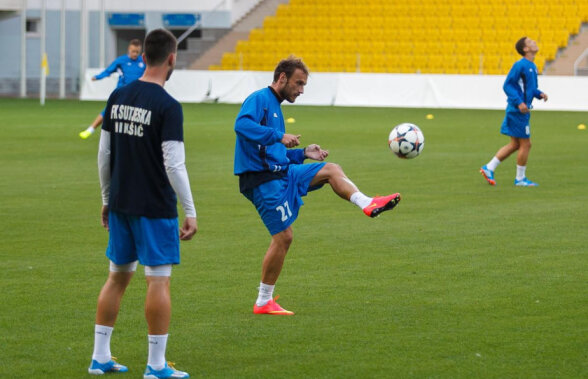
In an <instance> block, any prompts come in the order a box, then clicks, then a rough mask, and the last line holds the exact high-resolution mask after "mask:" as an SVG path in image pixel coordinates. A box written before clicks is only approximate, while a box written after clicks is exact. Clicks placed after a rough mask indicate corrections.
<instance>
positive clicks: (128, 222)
mask: <svg viewBox="0 0 588 379" xmlns="http://www.w3.org/2000/svg"><path fill="white" fill-rule="evenodd" d="M108 227H109V229H110V233H109V234H110V238H109V240H108V247H107V248H106V256H107V257H108V259H110V260H111V261H112V262H114V263H115V264H117V265H124V264H127V263H130V262H133V261H136V260H139V263H141V264H142V265H144V266H159V265H167V264H178V263H180V235H179V224H178V219H177V218H147V217H139V216H129V215H125V214H122V213H118V212H114V211H110V213H109V214H108Z"/></svg>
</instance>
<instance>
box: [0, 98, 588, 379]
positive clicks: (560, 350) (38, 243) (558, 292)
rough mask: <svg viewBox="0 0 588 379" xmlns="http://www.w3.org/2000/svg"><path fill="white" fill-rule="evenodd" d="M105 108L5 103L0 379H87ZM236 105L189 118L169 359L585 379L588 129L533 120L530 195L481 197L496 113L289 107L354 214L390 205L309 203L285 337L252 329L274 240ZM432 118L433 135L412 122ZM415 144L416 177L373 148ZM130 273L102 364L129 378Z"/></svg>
mask: <svg viewBox="0 0 588 379" xmlns="http://www.w3.org/2000/svg"><path fill="white" fill-rule="evenodd" d="M103 106H104V103H102V102H78V101H56V100H49V101H48V102H47V104H46V105H45V106H44V107H41V106H39V104H38V101H37V100H15V99H0V109H1V110H0V114H1V118H0V160H1V162H2V164H1V165H0V177H1V178H2V179H1V181H0V199H1V206H0V216H1V217H0V230H1V233H2V239H1V243H0V261H1V262H2V267H3V270H2V274H1V275H0V288H1V290H2V300H1V305H0V336H1V339H0V376H2V377H11V378H84V377H89V375H88V374H87V366H88V364H89V363H90V357H91V353H92V347H93V327H94V312H95V305H96V298H97V296H98V292H99V290H100V288H101V286H102V284H103V283H104V280H105V279H106V275H107V272H108V263H107V260H106V258H105V256H104V249H105V247H106V242H107V237H108V236H107V232H106V231H105V230H103V229H102V227H101V226H100V219H99V211H100V205H101V200H100V192H99V184H98V176H97V165H96V155H97V145H98V135H94V136H92V137H91V138H90V139H88V140H85V141H84V140H81V139H80V138H79V137H78V133H79V132H80V131H81V130H83V128H85V127H86V125H88V123H89V122H90V121H92V120H93V118H94V117H95V116H96V114H97V113H98V112H99V111H100V110H101V109H102V108H103ZM238 110H239V106H238V105H222V104H185V105H184V119H185V141H186V150H187V162H186V163H187V167H188V172H189V175H190V181H191V184H192V190H193V193H194V197H195V202H196V207H197V210H198V225H199V232H198V234H197V236H196V237H195V239H194V240H193V241H191V242H187V243H182V264H181V265H180V266H178V267H176V268H174V271H173V275H172V297H173V316H172V324H171V327H170V338H169V343H168V351H167V358H168V359H169V360H171V361H175V362H176V363H177V367H178V368H179V369H181V370H185V371H188V372H189V373H191V374H192V376H193V377H201V376H202V377H210V378H259V377H272V376H273V377H278V376H281V377H287V378H396V377H397V378H425V377H427V378H472V377H482V378H580V377H584V378H586V377H588V356H587V352H588V301H587V300H588V297H587V294H588V280H587V279H588V276H587V274H586V272H587V254H586V252H587V250H588V249H587V243H588V233H587V231H586V224H587V222H588V201H587V200H588V198H587V196H586V191H587V190H588V131H580V130H577V129H576V125H578V124H579V123H586V121H587V120H586V117H587V115H586V113H581V112H541V111H536V112H535V113H533V116H532V118H531V124H532V132H533V136H532V141H533V148H532V150H531V155H530V158H529V163H528V170H527V173H528V176H529V177H530V178H531V179H532V180H534V181H537V182H538V183H539V184H540V186H539V187H538V188H515V187H514V186H513V183H512V181H513V178H514V174H515V158H514V157H510V158H509V159H508V160H507V161H505V162H504V163H503V164H502V165H501V166H499V168H498V170H497V172H496V179H497V181H498V185H497V186H496V187H491V186H489V185H487V184H486V183H485V181H484V180H483V178H482V176H481V175H480V174H479V173H478V169H479V167H480V166H481V165H483V164H485V163H486V162H488V160H489V159H490V158H491V157H492V155H493V154H494V153H495V152H496V150H497V149H498V148H499V147H500V146H502V145H503V144H504V143H506V142H507V138H506V137H504V136H501V135H500V134H499V126H500V123H501V122H502V118H503V111H484V110H432V109H390V108H335V107H306V106H297V107H290V106H285V107H284V115H285V117H294V118H295V119H296V122H295V123H293V124H288V126H287V128H288V130H289V131H290V132H291V133H296V134H301V135H302V143H303V144H309V143H318V144H320V145H321V146H322V147H323V148H326V149H328V150H330V156H329V158H328V161H330V162H336V163H339V164H340V165H341V166H342V167H343V169H344V170H345V172H346V173H347V175H348V176H349V177H350V178H351V179H352V180H353V181H354V182H355V183H356V184H357V185H358V186H359V188H360V189H361V190H362V191H363V192H364V193H366V194H368V195H377V194H380V195H384V194H388V193H391V192H401V193H402V195H403V200H402V201H401V203H400V204H399V206H398V207H397V208H396V209H395V210H394V211H392V212H389V213H386V214H384V215H382V216H381V217H379V218H377V219H369V218H367V217H365V216H364V215H363V214H362V212H361V211H360V210H359V209H357V208H356V207H355V206H353V205H351V204H349V203H346V202H345V201H343V200H341V199H339V198H338V197H337V196H336V195H335V194H334V193H333V192H332V191H331V189H330V188H329V187H328V186H326V187H325V188H323V189H322V190H320V191H316V192H313V193H310V194H309V196H307V197H306V198H305V203H306V204H305V205H304V207H303V208H302V210H301V215H300V217H299V219H298V220H297V221H296V222H295V224H294V226H293V229H294V243H293V246H292V248H291V250H290V253H289V255H288V257H287V259H286V264H285V267H284V271H283V272H282V275H281V278H280V280H279V281H278V285H277V287H276V293H277V294H279V295H281V299H280V302H281V304H282V305H283V306H284V307H285V308H287V309H291V310H293V311H295V312H296V315H295V316H294V317H271V316H267V317H264V316H254V315H253V314H252V306H253V302H254V300H255V297H256V294H257V285H258V283H259V276H260V266H261V260H262V257H263V254H264V252H265V250H266V248H267V246H268V243H269V239H270V238H269V235H268V233H267V231H266V230H265V228H264V227H263V225H262V223H261V221H260V220H259V218H258V216H257V213H256V211H255V209H254V207H253V206H252V205H251V204H250V203H249V202H248V201H247V200H246V199H245V198H244V197H242V195H240V194H239V192H238V183H237V179H236V178H235V177H234V176H233V175H232V165H233V149H234V132H233V122H234V118H235V116H236V114H237V112H238ZM428 113H433V114H434V115H435V118H434V119H433V120H427V119H426V118H425V115H426V114H428ZM400 122H413V123H416V124H417V125H419V126H420V127H421V129H422V130H423V132H424V135H425V138H426V143H425V148H424V151H423V153H422V155H421V156H420V157H418V158H416V159H413V160H401V159H398V158H396V157H395V156H394V155H393V154H392V153H391V152H390V151H389V150H388V148H387V145H386V142H387V136H388V133H389V131H390V130H391V128H392V127H393V126H394V125H396V124H398V123H400ZM144 294H145V283H144V274H143V270H142V268H140V269H139V270H138V271H137V274H136V277H135V278H134V281H133V282H132V283H131V286H130V288H129V289H128V292H127V294H126V296H125V298H124V300H123V304H122V308H121V313H120V315H119V319H118V322H117V325H116V328H115V331H114V335H113V338H112V352H113V354H114V355H115V356H117V357H118V358H119V361H120V362H121V363H123V364H125V365H128V366H129V370H130V372H129V373H127V374H122V375H120V376H121V378H122V377H128V378H136V377H141V375H142V372H143V370H144V368H145V364H146V357H147V343H146V340H147V338H146V324H145V321H144V315H143V301H144Z"/></svg>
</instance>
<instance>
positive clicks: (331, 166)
mask: <svg viewBox="0 0 588 379" xmlns="http://www.w3.org/2000/svg"><path fill="white" fill-rule="evenodd" d="M325 168H326V169H327V173H328V176H329V177H335V176H337V177H339V176H341V175H345V174H343V169H342V168H341V166H339V165H338V164H337V163H331V162H328V163H327V164H326V165H325Z"/></svg>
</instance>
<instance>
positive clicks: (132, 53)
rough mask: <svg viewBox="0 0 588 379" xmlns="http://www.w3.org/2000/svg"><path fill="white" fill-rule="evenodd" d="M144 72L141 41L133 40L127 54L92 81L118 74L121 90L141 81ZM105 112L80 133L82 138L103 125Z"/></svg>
mask: <svg viewBox="0 0 588 379" xmlns="http://www.w3.org/2000/svg"><path fill="white" fill-rule="evenodd" d="M144 71H145V63H144V62H143V57H141V41H139V40H138V39H133V40H131V42H129V47H128V51H127V54H125V55H121V56H120V57H118V58H116V59H115V60H114V61H113V62H112V63H111V64H110V65H109V66H108V67H106V69H105V70H104V71H102V72H101V73H99V74H98V75H96V76H93V77H92V81H94V80H102V79H104V78H107V77H109V76H110V75H112V74H114V73H115V72H118V82H117V84H116V88H120V87H122V86H125V85H127V84H129V83H131V82H133V81H135V80H137V79H139V78H140V77H141V75H143V72H144ZM105 111H106V109H105V110H103V111H102V112H100V113H98V116H96V118H95V119H94V121H92V124H90V126H88V128H87V129H86V130H84V131H82V132H80V138H82V139H86V138H88V137H90V136H91V135H92V134H93V133H94V131H95V130H96V129H97V128H98V127H99V126H100V125H101V124H102V121H103V120H104V112H105Z"/></svg>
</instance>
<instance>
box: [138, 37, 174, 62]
mask: <svg viewBox="0 0 588 379" xmlns="http://www.w3.org/2000/svg"><path fill="white" fill-rule="evenodd" d="M177 46H178V41H177V40H176V37H174V35H173V34H171V32H169V31H167V30H165V29H155V30H152V31H150V32H149V34H147V37H145V48H144V50H145V62H146V63H147V64H148V65H150V66H158V65H160V64H162V63H163V62H165V60H166V59H167V57H169V55H170V54H172V53H175V52H176V51H177Z"/></svg>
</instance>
